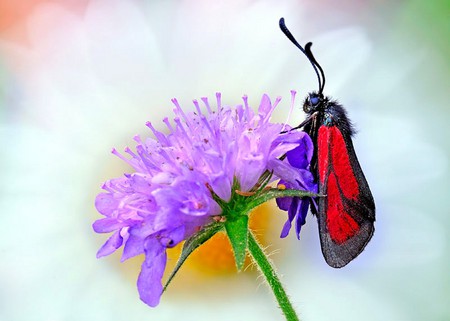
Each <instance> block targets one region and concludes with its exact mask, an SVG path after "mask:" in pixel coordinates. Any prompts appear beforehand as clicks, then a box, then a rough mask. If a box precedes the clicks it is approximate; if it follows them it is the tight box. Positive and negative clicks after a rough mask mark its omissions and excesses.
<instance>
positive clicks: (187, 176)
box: [93, 93, 310, 307]
mask: <svg viewBox="0 0 450 321" xmlns="http://www.w3.org/2000/svg"><path fill="white" fill-rule="evenodd" d="M294 95H295V93H293V98H294ZM280 99H281V98H277V99H276V101H275V102H274V104H272V103H271V101H270V99H269V97H268V96H267V95H263V97H262V100H261V103H260V106H259V109H258V113H257V114H255V113H254V112H253V110H252V109H251V108H250V107H249V105H248V102H247V97H243V105H238V106H236V107H234V108H231V107H226V106H222V103H221V95H220V94H217V95H216V104H217V107H216V108H215V110H213V108H212V107H211V105H210V103H209V102H208V100H207V99H206V98H202V101H203V105H204V109H206V111H202V109H201V107H200V105H199V103H198V102H197V101H196V100H194V106H195V109H196V112H190V113H185V112H184V111H183V110H182V109H181V107H180V105H179V104H178V102H177V100H176V99H173V100H172V102H173V104H174V105H175V108H174V113H175V118H174V120H173V122H172V123H171V122H170V121H169V120H168V118H165V119H164V123H165V125H166V126H167V130H168V134H164V133H162V132H160V131H158V130H156V129H155V128H154V127H153V125H152V124H151V123H147V126H148V127H149V128H150V130H151V131H152V132H153V135H154V138H146V139H141V138H140V137H139V136H136V137H135V138H134V140H135V141H136V143H137V145H136V147H135V150H131V149H130V148H128V147H127V148H126V149H125V152H126V153H127V154H128V155H129V156H128V157H125V156H124V155H122V154H120V153H119V152H117V151H116V150H115V149H113V151H112V153H113V154H115V155H117V156H118V157H120V158H121V159H123V160H124V161H125V162H127V163H128V164H130V165H131V166H132V167H133V168H134V170H135V172H134V173H131V174H125V175H124V176H123V177H121V178H115V179H111V180H108V181H106V182H105V183H104V184H103V186H102V188H103V189H104V190H105V192H104V193H101V194H99V195H98V196H97V198H96V200H95V206H96V208H97V210H98V211H99V212H100V213H101V214H102V215H103V216H104V218H102V219H99V220H97V221H96V222H95V223H94V224H93V228H94V230H95V232H97V233H111V232H112V233H113V234H112V236H111V237H110V238H109V239H108V240H107V241H106V243H105V244H104V245H103V246H102V247H101V248H100V250H99V251H98V253H97V257H102V256H105V255H109V254H111V253H112V252H114V251H115V250H116V249H118V248H119V247H121V246H122V245H124V248H123V254H122V259H121V260H122V261H125V260H127V259H129V258H131V257H133V256H136V255H139V254H145V261H144V262H143V264H142V269H141V273H140V275H139V278H138V281H137V286H138V290H139V294H140V298H141V300H142V301H144V302H145V303H146V304H148V305H149V306H152V307H154V306H156V305H157V304H158V303H159V300H160V296H161V293H162V285H161V278H162V276H163V273H164V269H165V265H166V260H167V257H166V249H167V248H170V247H173V246H175V245H177V244H178V243H180V242H181V241H183V240H186V239H187V238H189V237H190V236H192V235H193V234H194V233H195V232H196V231H198V230H199V228H201V227H202V226H204V225H206V224H208V223H210V222H212V217H213V216H216V215H220V214H221V213H222V209H221V208H220V206H219V205H218V204H217V203H216V201H214V199H213V196H212V193H211V190H212V191H213V193H214V194H215V195H217V196H218V197H219V198H221V199H222V200H223V201H225V202H228V201H230V198H231V196H232V186H233V182H235V181H237V183H238V186H239V188H240V190H241V191H244V192H245V191H250V190H251V189H252V188H253V187H254V186H255V184H257V183H258V180H259V179H260V177H261V175H262V174H263V173H264V172H266V171H267V170H270V171H274V173H275V176H274V178H277V179H278V178H282V179H283V180H284V181H285V182H286V184H288V182H290V181H289V179H290V177H295V178H296V179H295V180H294V181H292V182H291V183H292V186H294V187H296V188H297V187H299V188H303V187H305V188H308V187H309V186H310V185H307V184H303V185H302V184H301V182H303V181H304V180H305V179H307V178H305V177H304V175H303V174H304V173H303V172H299V171H298V170H297V169H295V168H293V167H292V166H291V165H289V164H288V163H287V162H282V161H279V158H280V157H281V156H282V155H284V154H286V153H287V152H289V151H290V150H292V149H294V148H296V147H298V148H303V147H299V146H300V145H299V144H301V143H302V142H303V139H304V137H305V134H304V133H302V132H297V131H292V132H287V133H284V134H280V132H282V131H283V129H284V126H283V125H282V124H273V123H270V122H269V121H270V117H271V115H272V112H273V110H274V108H275V107H276V106H277V104H278V103H279V101H280ZM305 167H306V165H305ZM292 173H295V175H293V174H292ZM285 175H288V177H285ZM210 189H211V190H210ZM289 213H291V212H289Z"/></svg>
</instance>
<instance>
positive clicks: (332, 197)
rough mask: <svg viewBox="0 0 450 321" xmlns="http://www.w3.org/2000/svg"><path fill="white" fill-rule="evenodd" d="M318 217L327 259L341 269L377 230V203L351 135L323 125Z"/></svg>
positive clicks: (318, 153)
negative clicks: (375, 222)
mask: <svg viewBox="0 0 450 321" xmlns="http://www.w3.org/2000/svg"><path fill="white" fill-rule="evenodd" d="M317 159H318V181H319V192H320V193H321V194H323V195H326V197H320V198H319V199H318V213H317V218H318V222H319V233H320V243H321V247H322V253H323V255H324V257H325V261H326V262H327V263H328V264H329V265H330V266H332V267H335V268H340V267H343V266H345V265H346V264H348V263H349V262H350V261H351V260H353V259H354V258H355V257H357V256H358V255H359V254H360V253H361V252H362V251H363V250H364V247H365V246H366V245H367V243H368V242H369V241H370V239H371V237H372V235H373V232H374V221H375V203H374V200H373V197H372V193H371V192H370V189H369V185H368V184H367V181H366V178H365V177H364V174H363V172H362V170H361V166H360V165H359V162H358V159H357V157H356V154H355V151H354V148H353V143H352V141H351V138H350V136H349V135H347V136H344V135H343V133H342V132H341V131H340V130H339V128H338V127H337V126H325V125H322V126H320V128H319V130H318V135H317Z"/></svg>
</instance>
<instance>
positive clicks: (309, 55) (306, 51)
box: [280, 18, 325, 94]
mask: <svg viewBox="0 0 450 321" xmlns="http://www.w3.org/2000/svg"><path fill="white" fill-rule="evenodd" d="M280 29H281V31H283V33H284V34H285V35H286V37H288V39H289V40H290V41H291V42H292V43H293V44H294V45H295V46H296V47H297V48H298V49H300V51H301V52H303V54H304V55H305V56H306V58H308V60H309V62H310V63H311V65H312V66H313V68H314V71H315V72H316V75H317V80H318V82H319V94H321V93H322V91H323V88H324V87H325V74H324V73H323V70H322V67H320V65H319V64H318V63H317V61H316V59H315V58H314V56H313V54H312V52H311V46H312V42H308V43H307V44H306V46H305V49H303V47H302V46H300V44H299V43H298V42H297V40H295V38H294V36H293V35H292V33H291V32H290V31H289V29H288V28H287V27H286V24H285V23H284V18H281V19H280ZM317 68H319V70H320V75H321V76H322V79H323V82H322V79H321V78H320V75H319V71H318V70H317Z"/></svg>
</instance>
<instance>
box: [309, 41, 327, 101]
mask: <svg viewBox="0 0 450 321" xmlns="http://www.w3.org/2000/svg"><path fill="white" fill-rule="evenodd" d="M311 46H312V42H308V43H307V44H306V45H305V51H306V56H307V57H308V59H309V61H312V63H313V64H314V65H316V66H317V68H319V71H320V74H321V75H322V86H320V83H319V87H320V88H319V94H321V93H322V92H323V88H324V87H325V73H324V72H323V69H322V67H320V65H319V63H318V62H317V60H316V58H314V55H313V53H312V51H311ZM316 73H317V70H316Z"/></svg>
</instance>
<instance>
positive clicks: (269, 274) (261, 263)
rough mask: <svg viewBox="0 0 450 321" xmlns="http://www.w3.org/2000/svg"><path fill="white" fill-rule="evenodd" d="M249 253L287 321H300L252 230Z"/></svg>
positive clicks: (249, 238) (249, 232) (249, 239)
mask: <svg viewBox="0 0 450 321" xmlns="http://www.w3.org/2000/svg"><path fill="white" fill-rule="evenodd" d="M248 251H249V252H250V254H251V256H252V258H253V260H254V261H255V263H256V264H257V265H258V268H259V269H260V271H261V272H262V273H263V274H264V277H265V278H266V281H267V283H269V285H270V287H271V289H272V291H273V294H274V295H275V298H276V299H277V301H278V305H279V306H280V308H281V310H282V311H283V313H284V315H285V316H286V320H288V321H299V318H298V316H297V314H296V313H295V310H294V308H293V306H292V304H291V302H290V301H289V298H288V296H287V294H286V292H285V291H284V289H283V286H282V285H281V282H280V279H279V278H278V276H277V274H276V271H275V269H274V267H273V266H272V264H271V263H270V261H269V259H268V257H267V255H266V254H265V253H264V250H263V249H262V248H261V245H260V244H259V243H258V241H257V240H256V239H255V237H254V235H253V233H252V232H251V231H250V230H249V231H248Z"/></svg>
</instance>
